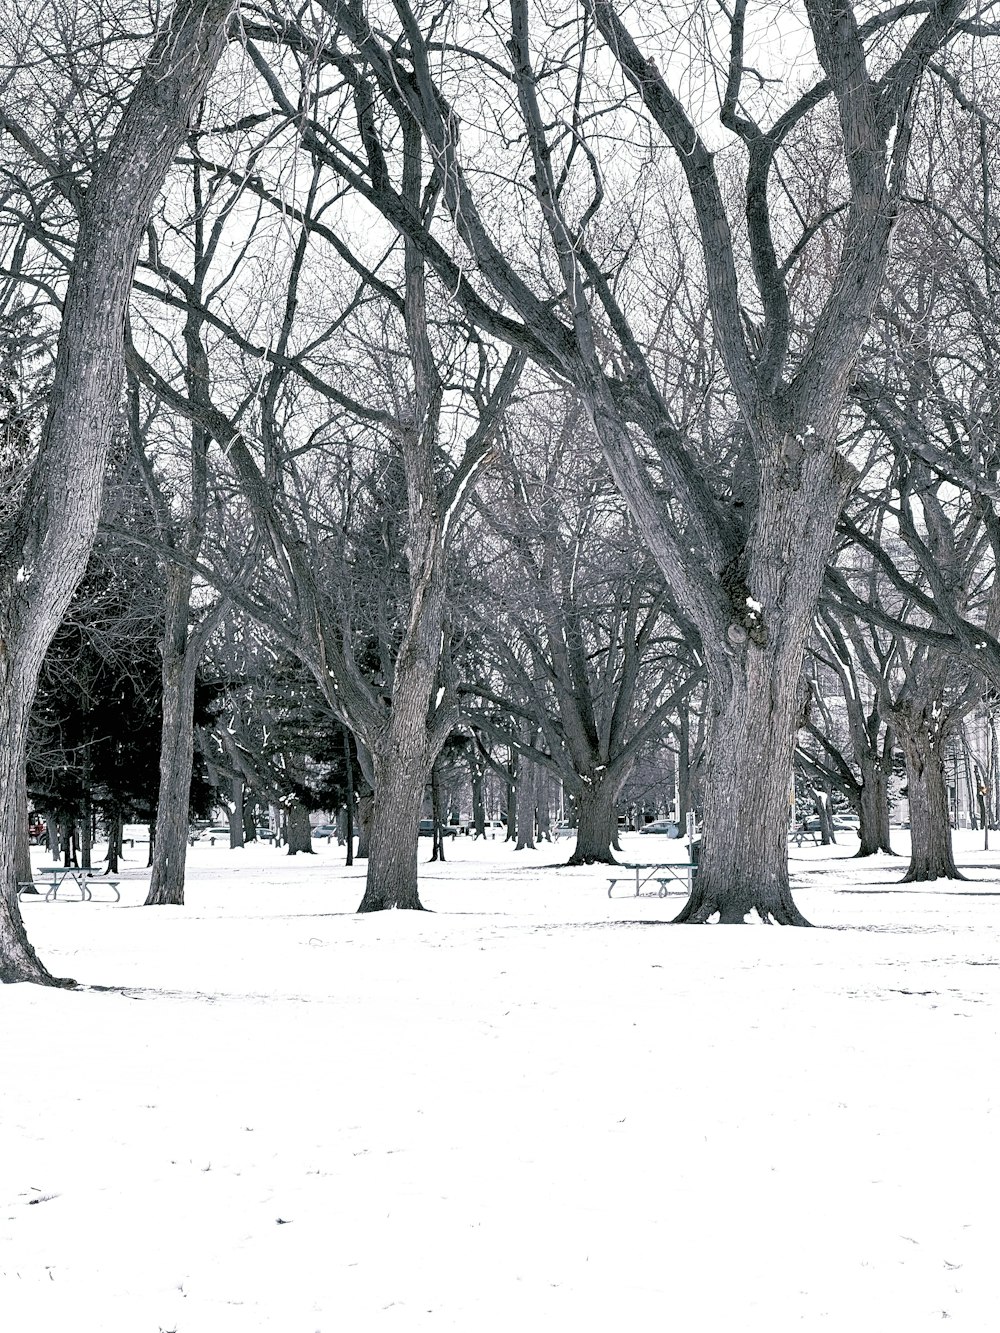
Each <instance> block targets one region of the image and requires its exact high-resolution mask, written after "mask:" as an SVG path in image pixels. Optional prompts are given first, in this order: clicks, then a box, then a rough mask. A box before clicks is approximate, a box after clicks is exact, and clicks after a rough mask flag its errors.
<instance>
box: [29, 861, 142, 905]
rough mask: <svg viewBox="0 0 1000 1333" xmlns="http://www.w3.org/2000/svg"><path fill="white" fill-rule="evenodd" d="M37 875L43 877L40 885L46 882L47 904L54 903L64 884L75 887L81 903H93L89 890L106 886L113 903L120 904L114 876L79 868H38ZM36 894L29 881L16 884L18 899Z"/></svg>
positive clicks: (33, 886)
mask: <svg viewBox="0 0 1000 1333" xmlns="http://www.w3.org/2000/svg"><path fill="white" fill-rule="evenodd" d="M38 873H39V874H40V875H42V876H43V879H42V883H43V884H46V882H47V888H46V889H45V901H46V902H47V903H54V902H55V901H56V899H57V898H58V897H59V890H60V889H61V888H63V886H64V885H66V884H75V885H76V887H77V888H78V889H79V890H80V902H82V903H89V902H93V900H94V895H93V893H92V891H91V890H92V889H94V888H96V887H97V886H102V887H103V886H106V887H107V888H109V889H110V890H111V892H112V893H113V894H114V895H115V897H114V901H115V902H116V903H119V902H121V894H120V893H119V892H118V885H119V883H120V881H119V880H118V879H117V877H116V876H114V875H98V874H96V873H95V872H94V871H92V870H82V869H81V868H80V867H79V866H40V867H39V869H38ZM37 892H38V890H37V889H36V888H35V885H34V883H33V882H32V881H31V880H22V881H20V882H19V883H18V886H17V896H18V898H23V897H24V895H25V894H26V893H37ZM108 901H110V899H109V900H108Z"/></svg>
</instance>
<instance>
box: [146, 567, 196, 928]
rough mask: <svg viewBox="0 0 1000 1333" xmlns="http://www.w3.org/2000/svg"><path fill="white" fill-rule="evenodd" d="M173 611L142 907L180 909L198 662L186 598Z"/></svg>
mask: <svg viewBox="0 0 1000 1333" xmlns="http://www.w3.org/2000/svg"><path fill="white" fill-rule="evenodd" d="M181 577H182V578H183V573H182V574H181ZM174 609H175V611H176V615H177V616H178V621H179V623H177V624H176V625H171V624H170V623H169V621H170V617H169V616H168V625H167V629H166V633H165V635H164V642H163V727H162V731H161V738H160V795H159V800H158V801H157V804H156V842H155V846H154V847H153V852H152V856H153V873H152V875H151V877H150V881H149V892H148V893H147V894H146V901H145V904H144V906H146V907H162V906H174V907H180V906H182V905H183V903H184V867H185V865H186V862H187V849H188V829H189V827H190V805H191V773H192V770H193V768H194V688H195V679H196V673H197V667H198V663H197V660H196V658H195V654H193V653H191V652H190V651H188V645H187V642H186V635H187V614H188V608H187V601H186V599H185V598H180V599H179V604H175V608H174ZM181 621H182V622H183V623H180V622H181Z"/></svg>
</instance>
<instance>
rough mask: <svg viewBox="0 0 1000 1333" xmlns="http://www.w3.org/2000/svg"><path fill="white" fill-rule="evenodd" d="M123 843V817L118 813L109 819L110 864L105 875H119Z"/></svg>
mask: <svg viewBox="0 0 1000 1333" xmlns="http://www.w3.org/2000/svg"><path fill="white" fill-rule="evenodd" d="M121 841H122V817H121V811H116V812H115V813H114V814H113V815H111V816H110V818H109V819H108V863H107V865H106V867H105V874H108V875H117V874H118V868H119V867H118V856H119V851H120V848H121Z"/></svg>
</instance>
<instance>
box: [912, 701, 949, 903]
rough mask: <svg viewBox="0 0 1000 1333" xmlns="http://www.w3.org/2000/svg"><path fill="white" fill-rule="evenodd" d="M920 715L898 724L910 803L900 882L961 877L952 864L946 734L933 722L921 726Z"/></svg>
mask: <svg viewBox="0 0 1000 1333" xmlns="http://www.w3.org/2000/svg"><path fill="white" fill-rule="evenodd" d="M922 720H923V714H922V713H921V714H920V715H919V716H915V717H914V718H913V719H911V720H910V723H909V724H908V725H900V726H899V727H898V731H897V734H898V738H899V744H900V748H901V749H902V751H903V757H904V759H905V760H906V785H907V788H908V791H909V803H910V848H911V850H910V864H909V867H908V869H907V871H906V874H905V875H904V876H903V879H902V881H901V882H902V883H903V884H909V883H913V882H914V881H923V880H931V879H964V876H963V875H962V874H960V872H959V870H958V867H957V866H956V865H955V858H954V854H953V851H952V841H951V823H950V820H949V816H948V787H947V783H946V781H945V771H944V754H943V747H944V742H945V737H944V736H943V735H942V734H941V732H940V730H939V729H937V728H936V727H935V725H934V722H933V719H930V720H928V721H929V724H928V725H922Z"/></svg>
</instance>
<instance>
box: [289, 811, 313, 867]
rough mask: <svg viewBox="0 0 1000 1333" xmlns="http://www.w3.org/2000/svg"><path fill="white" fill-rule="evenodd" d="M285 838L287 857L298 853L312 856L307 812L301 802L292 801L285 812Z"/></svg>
mask: <svg viewBox="0 0 1000 1333" xmlns="http://www.w3.org/2000/svg"><path fill="white" fill-rule="evenodd" d="M285 838H286V841H287V843H288V855H289V856H295V855H296V854H297V853H298V852H307V853H308V854H309V855H314V853H313V845H312V833H311V830H310V827H309V811H308V810H307V809H306V807H305V806H304V805H303V804H302V802H301V801H292V802H291V804H290V805H289V806H288V809H287V810H286V812H285Z"/></svg>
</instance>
